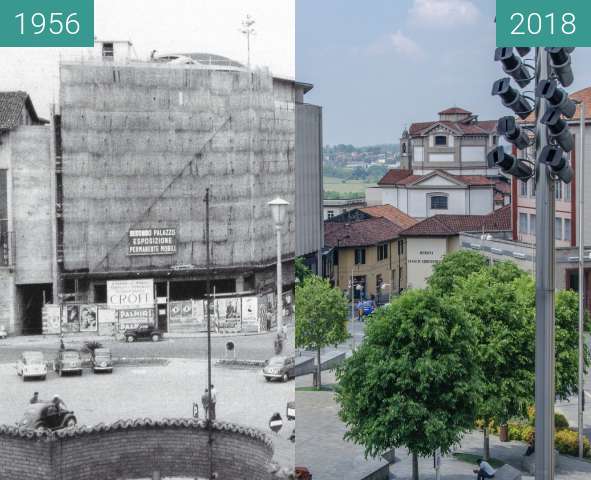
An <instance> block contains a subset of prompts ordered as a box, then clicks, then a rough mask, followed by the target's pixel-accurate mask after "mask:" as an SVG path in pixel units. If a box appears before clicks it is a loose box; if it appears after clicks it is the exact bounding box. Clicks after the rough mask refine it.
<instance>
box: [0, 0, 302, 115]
mask: <svg viewBox="0 0 591 480" xmlns="http://www.w3.org/2000/svg"><path fill="white" fill-rule="evenodd" d="M3 1H5V0H3ZM247 14H250V15H251V17H252V18H253V19H254V20H255V22H256V23H255V25H254V28H255V30H256V33H255V35H254V37H253V38H252V45H251V59H252V64H253V65H255V66H267V67H269V68H270V69H271V71H272V72H273V73H274V74H275V75H278V76H282V77H289V78H293V77H294V75H295V0H280V1H277V0H215V1H214V0H167V1H162V0H95V36H96V37H98V38H99V39H103V40H107V39H108V40H130V41H131V42H132V43H133V45H134V49H135V53H136V54H137V56H138V58H148V56H149V54H150V52H151V51H152V50H154V49H156V50H158V52H159V53H174V52H177V53H179V52H208V53H215V54H220V55H224V56H227V57H230V58H232V59H234V60H238V61H240V62H243V63H246V62H247V57H248V56H247V47H246V39H245V37H244V35H242V34H241V33H240V31H239V30H240V29H241V27H242V21H243V20H244V19H245V18H246V15H247ZM83 51H84V50H83V49H72V48H70V49H66V48H61V49H53V48H0V66H1V68H0V90H3V91H6V90H25V91H27V92H28V93H29V94H30V95H31V98H32V99H33V103H34V105H35V107H36V109H37V111H38V112H39V114H40V115H42V116H47V115H48V114H49V105H50V104H51V103H54V102H56V101H57V100H58V85H59V81H58V79H59V77H58V71H59V69H58V65H59V59H60V56H61V57H62V58H72V57H76V56H82V52H83Z"/></svg>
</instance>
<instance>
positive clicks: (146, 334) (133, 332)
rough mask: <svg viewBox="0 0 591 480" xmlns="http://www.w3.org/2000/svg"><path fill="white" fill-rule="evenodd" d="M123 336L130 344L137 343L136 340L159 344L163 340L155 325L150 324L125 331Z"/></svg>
mask: <svg viewBox="0 0 591 480" xmlns="http://www.w3.org/2000/svg"><path fill="white" fill-rule="evenodd" d="M123 335H124V336H125V340H127V341H128V342H135V341H136V340H152V341H153V342H159V341H160V340H162V332H161V331H160V330H158V329H157V328H156V327H155V326H154V325H150V324H148V323H144V324H141V325H138V326H137V328H130V329H128V330H125V332H124V333H123Z"/></svg>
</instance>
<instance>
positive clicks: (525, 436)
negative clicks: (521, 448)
mask: <svg viewBox="0 0 591 480" xmlns="http://www.w3.org/2000/svg"><path fill="white" fill-rule="evenodd" d="M535 435H536V429H535V428H534V427H532V426H531V425H526V426H525V427H523V430H521V440H522V441H524V442H527V443H530V442H531V441H532V440H533V438H534V437H535Z"/></svg>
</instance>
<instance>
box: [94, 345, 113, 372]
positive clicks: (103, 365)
mask: <svg viewBox="0 0 591 480" xmlns="http://www.w3.org/2000/svg"><path fill="white" fill-rule="evenodd" d="M92 370H93V372H95V373H96V372H109V373H112V372H113V358H112V357H111V350H109V349H108V348H97V349H95V351H94V354H93V356H92Z"/></svg>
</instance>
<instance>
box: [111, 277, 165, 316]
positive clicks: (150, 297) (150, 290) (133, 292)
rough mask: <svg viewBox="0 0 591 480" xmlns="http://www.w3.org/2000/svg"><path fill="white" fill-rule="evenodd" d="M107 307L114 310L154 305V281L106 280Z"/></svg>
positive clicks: (147, 279)
mask: <svg viewBox="0 0 591 480" xmlns="http://www.w3.org/2000/svg"><path fill="white" fill-rule="evenodd" d="M107 305H108V306H109V308H112V309H114V310H120V309H122V308H138V307H144V308H147V307H148V306H150V307H152V306H153V305H154V279H152V278H145V279H139V280H108V281H107Z"/></svg>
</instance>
